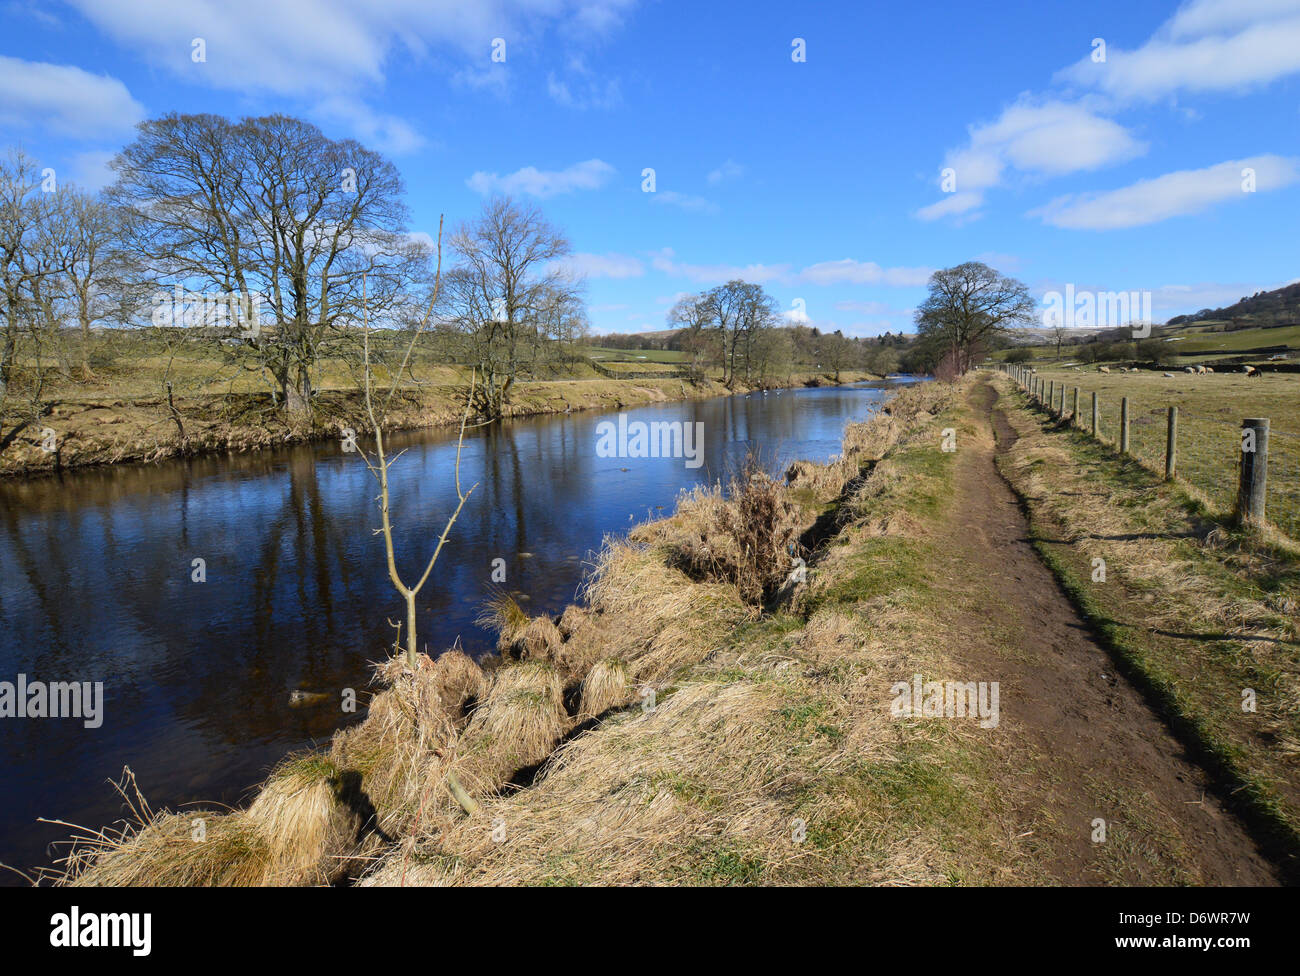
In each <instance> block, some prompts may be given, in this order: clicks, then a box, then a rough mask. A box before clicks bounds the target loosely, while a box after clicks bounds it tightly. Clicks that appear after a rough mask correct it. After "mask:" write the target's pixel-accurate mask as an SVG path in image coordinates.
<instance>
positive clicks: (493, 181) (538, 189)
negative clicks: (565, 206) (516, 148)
mask: <svg viewBox="0 0 1300 976" xmlns="http://www.w3.org/2000/svg"><path fill="white" fill-rule="evenodd" d="M613 175H614V167H613V166H610V165H609V163H606V162H604V161H603V160H599V159H588V160H587V161H586V162H582V163H574V164H573V165H572V166H569V167H567V168H566V169H562V170H540V169H538V168H537V167H535V166H525V167H524V168H523V169H521V170H516V171H515V172H513V173H510V174H507V175H506V176H501V175H500V174H497V173H486V172H484V171H482V170H480V171H478V172H477V173H475V174H474V175H473V176H471V177H470V178H469V179H468V180H466V181H465V185H466V186H468V187H469V188H470V189H471V190H473V191H474V192H476V193H482V194H484V195H487V194H490V193H526V194H528V195H530V196H535V197H539V198H541V199H543V200H545V199H546V198H547V197H553V196H557V195H559V194H562V193H572V192H573V191H574V190H598V189H600V188H601V187H602V186H604V185H605V184H606V183H608V182H609V179H610V177H611V176H613Z"/></svg>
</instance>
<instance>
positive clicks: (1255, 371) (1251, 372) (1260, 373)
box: [1246, 366, 1264, 377]
mask: <svg viewBox="0 0 1300 976" xmlns="http://www.w3.org/2000/svg"><path fill="white" fill-rule="evenodd" d="M1246 375H1247V376H1255V377H1261V376H1263V375H1264V372H1263V370H1258V369H1256V368H1255V367H1254V366H1247V367H1246Z"/></svg>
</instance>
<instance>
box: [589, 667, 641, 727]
mask: <svg viewBox="0 0 1300 976" xmlns="http://www.w3.org/2000/svg"><path fill="white" fill-rule="evenodd" d="M632 697H633V695H632V688H631V686H630V684H629V681H628V668H627V662H626V661H624V660H623V659H622V658H618V657H607V658H605V659H604V660H602V661H597V662H596V664H595V665H594V666H593V667H592V669H591V670H590V671H588V672H587V676H586V677H585V678H583V679H582V704H581V707H580V710H579V712H578V718H579V720H582V721H585V720H587V719H593V718H596V717H597V716H599V715H603V714H604V713H605V712H607V711H608V710H609V709H611V708H622V707H623V706H624V705H626V704H628V703H629V702H630V701H631V700H632Z"/></svg>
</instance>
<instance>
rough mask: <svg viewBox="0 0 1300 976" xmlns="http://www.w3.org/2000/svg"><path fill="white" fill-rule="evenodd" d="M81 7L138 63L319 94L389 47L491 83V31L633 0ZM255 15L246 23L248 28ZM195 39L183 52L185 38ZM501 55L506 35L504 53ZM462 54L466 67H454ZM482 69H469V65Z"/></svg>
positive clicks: (326, 0)
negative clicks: (442, 56) (199, 41)
mask: <svg viewBox="0 0 1300 976" xmlns="http://www.w3.org/2000/svg"><path fill="white" fill-rule="evenodd" d="M69 2H70V3H71V4H72V6H74V7H76V8H77V9H78V10H80V11H81V13H82V14H84V15H85V17H86V19H87V20H89V21H90V22H91V23H92V24H94V25H95V26H96V27H98V28H99V29H100V30H101V31H102V32H103V33H105V34H107V35H108V36H110V37H112V38H113V39H114V40H116V41H118V42H119V43H120V44H122V45H123V46H124V47H128V48H129V49H131V50H134V51H137V52H140V53H141V55H142V56H143V57H144V59H145V60H147V61H148V62H149V64H150V65H156V66H161V67H162V68H163V69H165V70H169V71H171V72H172V73H174V74H176V75H179V76H181V77H183V78H185V79H186V80H187V81H191V82H194V83H196V84H206V85H209V86H211V87H214V88H224V89H231V90H236V91H248V92H251V91H271V92H277V93H280V94H285V95H300V96H308V97H319V96H322V95H325V94H333V93H341V94H355V92H356V91H357V86H358V85H359V84H361V85H367V84H369V85H380V84H382V83H383V82H384V80H385V76H386V73H387V69H388V64H389V61H390V60H391V59H392V57H393V55H394V53H396V52H415V53H416V54H417V55H421V56H423V55H425V54H427V53H428V51H429V50H430V49H438V50H439V51H443V52H451V53H452V54H454V55H456V56H458V59H459V64H458V63H457V62H456V61H452V62H451V67H452V68H454V69H456V70H457V71H458V72H463V73H462V74H460V76H459V80H460V82H461V83H462V84H474V83H475V82H483V83H484V84H486V85H487V86H489V87H498V86H499V85H500V84H502V82H501V81H500V80H499V79H500V76H501V72H500V71H496V72H494V71H492V70H491V68H492V64H493V62H492V61H491V53H492V52H491V41H492V39H493V38H494V37H506V38H510V39H512V40H513V39H523V38H531V37H537V36H539V35H541V34H543V33H544V32H546V31H548V30H554V31H557V32H559V33H560V34H562V35H563V38H564V43H566V44H568V45H571V46H576V45H580V44H583V43H590V42H592V41H594V40H597V39H599V38H601V37H603V36H605V35H608V34H610V33H611V32H613V31H614V30H616V29H618V28H619V27H621V26H622V24H623V22H624V21H625V19H626V17H627V15H628V13H629V12H630V11H631V9H632V8H633V7H634V6H635V2H636V0H548V2H541V3H539V2H536V0H475V2H474V3H465V2H463V0H426V2H422V3H413V2H411V0H367V2H366V3H364V4H351V3H342V2H338V0H280V2H276V3H267V2H266V0H222V2H221V3H212V2H211V0H114V2H112V3H105V2H103V0H69ZM250 25H255V29H250ZM196 37H201V38H203V39H204V41H205V42H206V45H207V50H208V54H209V56H208V59H207V61H206V62H204V63H201V64H195V63H193V62H192V61H191V59H190V50H191V49H190V43H191V41H192V40H193V39H194V38H196ZM509 56H510V49H509V46H508V47H507V60H508V59H509ZM465 65H468V67H465ZM480 68H482V69H484V70H483V71H479V70H477V69H480Z"/></svg>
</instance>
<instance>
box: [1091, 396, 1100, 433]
mask: <svg viewBox="0 0 1300 976" xmlns="http://www.w3.org/2000/svg"><path fill="white" fill-rule="evenodd" d="M1099 412H1100V408H1099V407H1098V406H1097V394H1096V393H1095V392H1094V393H1093V395H1092V436H1093V437H1096V436H1097V416H1098V413H1099Z"/></svg>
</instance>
